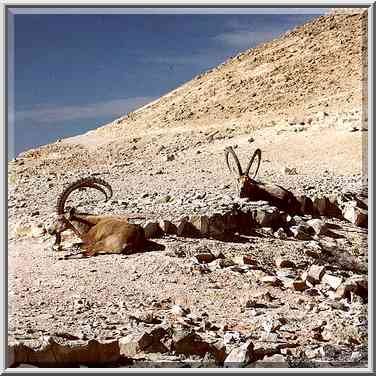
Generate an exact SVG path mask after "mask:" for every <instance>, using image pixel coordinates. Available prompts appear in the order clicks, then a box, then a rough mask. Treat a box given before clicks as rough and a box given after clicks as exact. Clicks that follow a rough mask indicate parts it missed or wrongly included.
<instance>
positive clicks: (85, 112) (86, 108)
mask: <svg viewBox="0 0 376 376" xmlns="http://www.w3.org/2000/svg"><path fill="white" fill-rule="evenodd" d="M154 99H155V98H153V97H134V98H125V99H115V100H111V101H107V102H99V103H93V104H87V105H83V106H44V105H38V106H35V107H34V108H33V109H31V110H28V111H17V112H16V120H17V121H31V122H38V123H48V122H59V121H68V120H79V119H95V118H98V117H105V116H114V117H116V116H120V115H123V114H126V113H127V112H129V111H133V110H135V109H137V108H138V107H141V106H143V105H145V104H147V103H149V102H151V101H153V100H154Z"/></svg>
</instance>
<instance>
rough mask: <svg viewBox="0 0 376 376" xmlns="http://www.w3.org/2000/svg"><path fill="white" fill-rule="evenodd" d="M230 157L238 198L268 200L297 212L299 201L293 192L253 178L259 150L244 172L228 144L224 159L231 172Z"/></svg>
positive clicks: (292, 212)
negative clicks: (253, 168)
mask: <svg viewBox="0 0 376 376" xmlns="http://www.w3.org/2000/svg"><path fill="white" fill-rule="evenodd" d="M230 156H231V157H232V158H233V159H234V161H235V165H236V171H235V173H236V175H237V185H238V189H239V194H240V198H249V199H250V200H252V201H268V202H270V203H271V204H272V205H275V206H276V207H278V208H279V209H281V210H284V211H286V212H288V213H290V214H298V213H299V212H300V203H299V202H298V201H297V199H296V197H295V196H294V194H293V193H292V192H290V191H288V190H287V189H285V188H283V187H281V186H279V185H274V184H273V185H271V184H264V183H261V182H258V181H256V180H255V178H256V175H257V172H258V170H259V167H260V163H261V150H260V149H256V150H255V152H254V153H253V155H252V158H251V159H250V161H249V163H248V166H247V168H246V169H245V172H244V173H243V170H242V168H241V165H240V162H239V159H238V157H237V155H236V153H235V151H234V149H233V148H232V147H231V146H229V147H227V148H226V149H225V159H226V164H227V167H228V169H229V170H230V172H231V173H233V172H234V170H233V169H232V168H231V166H230V161H229V157H230ZM256 157H257V166H256V170H255V172H254V174H253V175H252V177H250V176H249V173H250V170H251V167H252V164H253V162H254V160H255V158H256Z"/></svg>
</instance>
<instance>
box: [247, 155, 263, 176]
mask: <svg viewBox="0 0 376 376" xmlns="http://www.w3.org/2000/svg"><path fill="white" fill-rule="evenodd" d="M256 156H257V167H256V170H255V173H254V174H253V176H249V170H250V169H251V167H252V164H253V161H254V160H255V158H256ZM260 163H261V150H260V149H256V150H255V152H254V153H253V155H252V158H251V160H250V161H249V163H248V166H247V168H246V169H245V175H246V176H249V177H250V178H251V179H254V178H255V177H256V175H257V173H258V170H259V168H260Z"/></svg>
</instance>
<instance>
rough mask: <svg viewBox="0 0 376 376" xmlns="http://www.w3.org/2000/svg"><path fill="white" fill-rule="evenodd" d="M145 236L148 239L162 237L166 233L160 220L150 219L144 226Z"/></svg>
mask: <svg viewBox="0 0 376 376" xmlns="http://www.w3.org/2000/svg"><path fill="white" fill-rule="evenodd" d="M144 230H145V237H146V238H147V239H153V238H160V237H162V236H163V235H164V232H163V230H162V229H161V227H160V226H159V223H158V222H152V221H149V222H147V223H146V224H145V226H144Z"/></svg>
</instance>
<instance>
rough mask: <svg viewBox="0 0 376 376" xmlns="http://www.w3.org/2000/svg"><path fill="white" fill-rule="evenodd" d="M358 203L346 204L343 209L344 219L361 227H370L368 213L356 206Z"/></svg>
mask: <svg viewBox="0 0 376 376" xmlns="http://www.w3.org/2000/svg"><path fill="white" fill-rule="evenodd" d="M356 204H357V203H356V201H350V202H348V203H346V206H345V208H344V209H343V217H344V218H346V219H347V220H348V221H350V222H351V223H353V224H354V225H356V226H359V227H368V212H367V210H365V209H361V208H359V207H357V206H356Z"/></svg>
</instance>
